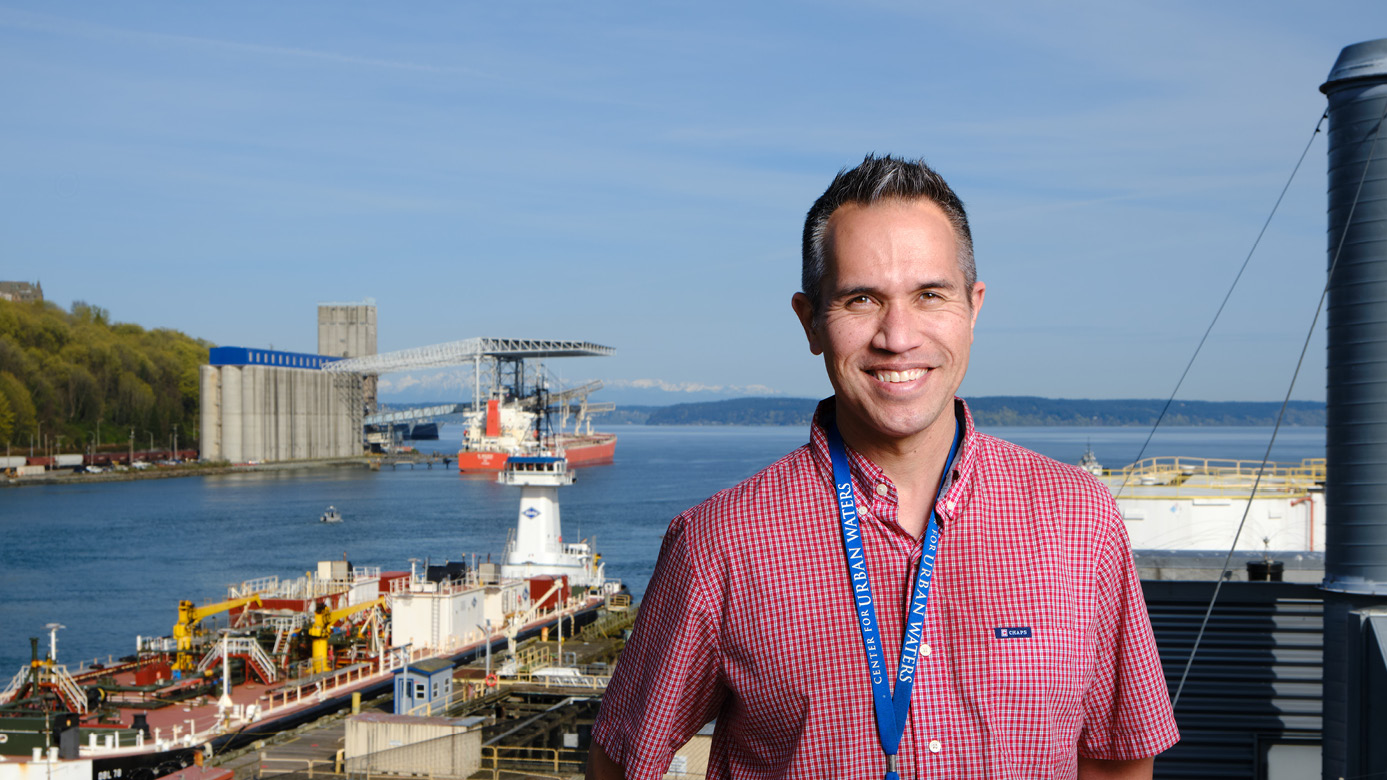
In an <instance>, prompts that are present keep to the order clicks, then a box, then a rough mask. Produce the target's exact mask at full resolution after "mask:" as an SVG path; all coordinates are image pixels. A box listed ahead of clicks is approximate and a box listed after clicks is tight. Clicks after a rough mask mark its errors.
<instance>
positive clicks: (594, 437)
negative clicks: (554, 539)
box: [458, 398, 616, 473]
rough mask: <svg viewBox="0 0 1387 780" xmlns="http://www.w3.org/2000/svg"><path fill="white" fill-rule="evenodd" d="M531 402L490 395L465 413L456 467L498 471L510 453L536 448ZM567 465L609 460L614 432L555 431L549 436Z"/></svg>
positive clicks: (535, 416) (613, 450)
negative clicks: (483, 403) (481, 407)
mask: <svg viewBox="0 0 1387 780" xmlns="http://www.w3.org/2000/svg"><path fill="white" fill-rule="evenodd" d="M532 406H534V404H528V403H522V402H518V401H514V400H507V401H502V400H500V399H498V398H492V399H491V400H489V401H487V402H486V408H485V409H484V410H478V411H476V412H472V413H470V414H468V415H467V416H466V418H465V420H464V425H465V427H464V429H463V434H462V449H460V450H458V471H461V472H463V473H476V472H490V471H500V470H501V469H502V468H503V467H504V466H505V465H506V461H507V460H509V459H510V456H511V455H513V454H526V453H531V452H533V451H536V450H537V447H538V441H539V435H538V433H537V431H538V430H539V429H538V426H537V423H538V421H539V412H537V411H534V410H533V409H532V408H528V407H532ZM552 440H553V442H554V445H555V446H556V447H557V448H558V449H559V450H561V451H562V453H563V455H564V457H566V458H567V459H568V464H569V465H570V466H595V465H598V464H602V463H611V462H612V459H613V458H614V457H615V455H616V435H615V434H611V433H593V432H592V431H591V426H590V425H589V429H588V430H587V431H586V432H584V433H573V434H562V433H561V434H558V435H556V436H554V437H552Z"/></svg>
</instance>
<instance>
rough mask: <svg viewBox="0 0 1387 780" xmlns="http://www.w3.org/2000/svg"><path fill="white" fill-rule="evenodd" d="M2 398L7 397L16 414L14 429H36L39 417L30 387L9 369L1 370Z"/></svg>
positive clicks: (11, 410)
mask: <svg viewBox="0 0 1387 780" xmlns="http://www.w3.org/2000/svg"><path fill="white" fill-rule="evenodd" d="M0 398H3V399H5V401H6V402H7V403H8V404H9V407H10V412H11V413H13V415H14V420H13V422H12V429H13V430H15V431H31V430H33V429H34V424H35V421H36V420H37V419H38V411H37V410H36V409H35V408H34V401H33V399H32V398H31V397H30V396H29V388H27V387H25V386H24V384H23V383H22V382H20V381H19V378H18V377H16V376H15V375H14V374H11V373H10V372H8V371H0Z"/></svg>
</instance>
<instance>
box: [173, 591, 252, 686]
mask: <svg viewBox="0 0 1387 780" xmlns="http://www.w3.org/2000/svg"><path fill="white" fill-rule="evenodd" d="M252 603H253V604H256V605H257V606H258V605H259V604H260V594H259V593H252V594H251V595H249V596H246V597H244V598H239V599H228V600H226V601H220V602H217V603H216V604H208V605H206V606H203V607H199V606H197V605H195V604H193V602H191V601H186V600H184V601H180V602H178V622H176V623H174V624H173V639H174V642H175V643H176V644H177V647H178V658H177V659H175V660H174V663H173V668H175V669H177V670H179V671H181V672H191V671H192V670H194V669H196V668H197V661H196V660H195V659H194V658H193V653H192V650H193V635H194V634H195V633H196V632H197V624H198V623H200V622H202V619H203V618H205V617H210V616H212V615H216V614H219V613H222V612H228V611H230V610H233V609H236V608H237V607H244V606H246V605H247V604H252Z"/></svg>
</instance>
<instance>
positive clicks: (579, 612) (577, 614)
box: [84, 599, 601, 780]
mask: <svg viewBox="0 0 1387 780" xmlns="http://www.w3.org/2000/svg"><path fill="white" fill-rule="evenodd" d="M600 606H601V602H600V601H598V600H595V599H593V600H589V602H588V603H587V604H585V605H583V606H581V607H578V608H576V609H574V610H572V611H568V612H565V613H564V614H562V615H551V616H548V617H546V618H544V619H542V620H539V621H536V622H534V623H532V624H531V625H529V626H528V627H526V628H525V629H523V630H521V631H520V632H518V633H517V635H516V639H517V641H524V640H526V639H529V638H531V637H535V636H539V635H540V634H541V633H542V632H543V631H544V630H545V629H550V628H553V627H554V626H555V625H557V624H558V621H559V620H564V621H568V620H572V621H573V623H572V624H573V626H574V627H575V629H576V628H581V627H582V626H585V625H587V624H588V623H591V622H592V621H593V620H594V619H596V617H597V612H598V609H599V608H600ZM488 644H490V645H491V649H492V651H493V652H498V653H499V652H502V651H504V650H505V648H506V645H507V640H506V639H505V638H504V637H501V636H499V635H494V636H492V637H490V638H489V639H488V640H484V641H481V642H475V643H473V644H471V645H468V646H466V647H463V648H462V649H460V650H459V651H457V652H454V653H452V654H440V655H438V656H436V657H438V658H443V659H446V660H448V661H450V662H451V663H453V664H455V665H461V664H466V663H470V662H472V661H474V660H476V659H477V658H480V657H482V656H484V655H485V653H486V646H487V645H488ZM394 679H395V675H394V673H393V672H386V673H380V672H378V673H375V674H373V675H371V676H369V677H367V678H364V679H363V681H362V682H361V683H360V684H355V685H351V686H344V687H342V688H340V689H338V690H336V691H334V692H333V693H331V694H329V695H326V696H322V697H320V700H319V701H317V702H316V703H315V704H313V705H312V706H310V707H307V708H304V709H300V710H297V711H293V712H287V713H284V714H282V715H280V716H278V717H274V718H271V719H267V720H264V721H261V722H258V723H252V724H250V725H248V726H246V727H244V728H242V729H240V730H239V731H237V732H235V733H233V734H224V735H221V736H217V737H213V738H212V739H210V740H208V744H210V745H211V746H212V748H213V750H214V752H216V753H223V752H227V751H231V750H236V749H237V748H241V747H244V746H246V745H249V744H251V743H252V742H254V741H256V740H259V739H264V738H266V737H269V736H273V735H275V734H278V733H280V732H283V731H288V730H289V729H293V728H296V727H298V726H301V725H303V724H305V723H311V722H313V721H316V720H318V719H320V718H322V717H324V716H326V715H329V714H331V713H334V712H337V711H339V710H341V709H343V708H345V707H347V706H349V705H350V704H351V700H352V694H353V693H359V694H361V696H362V698H363V699H367V700H369V699H372V698H375V697H377V696H382V695H385V694H387V693H390V691H391V689H392V687H393V685H394ZM200 749H201V747H200V746H199V747H173V748H167V749H163V750H160V749H158V748H156V747H154V746H153V745H151V746H150V747H149V748H147V749H145V750H134V751H129V752H124V753H122V754H120V755H111V756H99V757H91V760H92V780H153V779H154V778H158V777H163V776H165V775H168V774H170V773H172V772H176V771H178V770H179V769H182V768H185V767H188V766H190V765H192V763H193V754H194V753H196V752H198V751H199V750H200ZM84 757H87V756H84Z"/></svg>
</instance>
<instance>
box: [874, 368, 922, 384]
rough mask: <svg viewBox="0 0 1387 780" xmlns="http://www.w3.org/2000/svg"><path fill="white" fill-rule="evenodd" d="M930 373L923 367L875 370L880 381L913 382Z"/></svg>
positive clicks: (875, 375)
mask: <svg viewBox="0 0 1387 780" xmlns="http://www.w3.org/2000/svg"><path fill="white" fill-rule="evenodd" d="M926 373H928V372H927V371H926V370H925V369H923V368H907V369H905V370H904V371H873V372H872V376H874V377H876V379H877V381H878V382H913V381H915V380H916V379H919V378H920V377H922V376H924V375H925V374H926Z"/></svg>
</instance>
